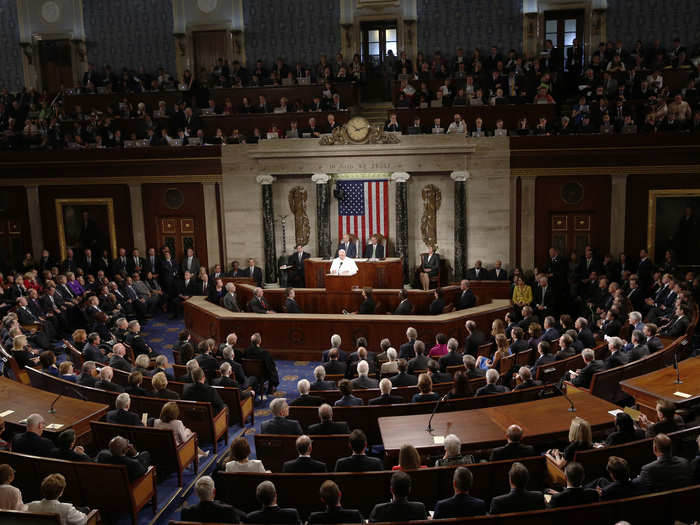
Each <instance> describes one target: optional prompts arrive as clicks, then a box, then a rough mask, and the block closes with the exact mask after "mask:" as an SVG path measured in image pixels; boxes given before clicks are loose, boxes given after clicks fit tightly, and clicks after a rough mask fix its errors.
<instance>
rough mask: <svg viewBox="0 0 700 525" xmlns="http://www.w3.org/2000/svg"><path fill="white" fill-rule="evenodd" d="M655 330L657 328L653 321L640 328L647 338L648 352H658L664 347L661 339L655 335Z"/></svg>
mask: <svg viewBox="0 0 700 525" xmlns="http://www.w3.org/2000/svg"><path fill="white" fill-rule="evenodd" d="M657 331H658V328H657V326H656V325H655V324H654V323H646V324H645V325H644V329H643V330H642V332H643V333H644V337H646V340H647V342H646V345H647V346H648V347H649V352H650V353H652V354H653V353H654V352H658V351H659V350H663V347H664V344H663V343H662V342H661V339H659V338H658V337H657V336H656V333H657Z"/></svg>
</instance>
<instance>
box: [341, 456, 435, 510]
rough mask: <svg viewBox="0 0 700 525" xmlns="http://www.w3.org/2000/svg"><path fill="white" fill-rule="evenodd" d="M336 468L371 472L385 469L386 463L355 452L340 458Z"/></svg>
mask: <svg viewBox="0 0 700 525" xmlns="http://www.w3.org/2000/svg"><path fill="white" fill-rule="evenodd" d="M334 470H335V471H336V472H370V471H377V470H384V465H382V462H381V460H379V459H377V458H372V457H369V456H366V455H365V454H353V455H352V456H348V457H346V458H340V459H339V460H338V461H336V462H335V469H334ZM419 519H423V518H419ZM382 521H386V520H382Z"/></svg>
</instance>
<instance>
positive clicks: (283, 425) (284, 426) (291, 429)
mask: <svg viewBox="0 0 700 525" xmlns="http://www.w3.org/2000/svg"><path fill="white" fill-rule="evenodd" d="M260 433H261V434H285V435H293V436H300V435H301V434H303V433H304V432H303V431H302V429H301V425H300V424H299V422H298V421H297V420H296V419H286V418H284V417H279V416H275V417H273V418H272V419H270V420H268V421H263V423H262V425H261V427H260Z"/></svg>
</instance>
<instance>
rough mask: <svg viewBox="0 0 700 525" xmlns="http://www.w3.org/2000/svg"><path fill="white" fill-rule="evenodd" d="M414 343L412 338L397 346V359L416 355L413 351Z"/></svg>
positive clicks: (411, 357)
mask: <svg viewBox="0 0 700 525" xmlns="http://www.w3.org/2000/svg"><path fill="white" fill-rule="evenodd" d="M415 343H416V340H415V339H412V340H410V341H408V342H407V343H404V344H402V345H401V346H400V347H399V359H406V360H409V359H413V358H414V357H415V356H416V353H415V351H414V350H413V345H414V344H415Z"/></svg>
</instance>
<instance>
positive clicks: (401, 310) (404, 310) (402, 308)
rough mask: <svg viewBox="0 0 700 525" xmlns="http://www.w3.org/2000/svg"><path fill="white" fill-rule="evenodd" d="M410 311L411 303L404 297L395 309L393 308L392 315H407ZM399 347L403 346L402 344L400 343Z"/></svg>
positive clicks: (411, 309) (411, 308)
mask: <svg viewBox="0 0 700 525" xmlns="http://www.w3.org/2000/svg"><path fill="white" fill-rule="evenodd" d="M412 311H413V305H412V304H411V301H409V300H408V299H404V300H403V301H401V302H400V303H399V305H398V306H397V307H396V310H394V315H409V314H410V313H411V312H412ZM404 344H406V343H404ZM401 347H402V348H403V345H401Z"/></svg>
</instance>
